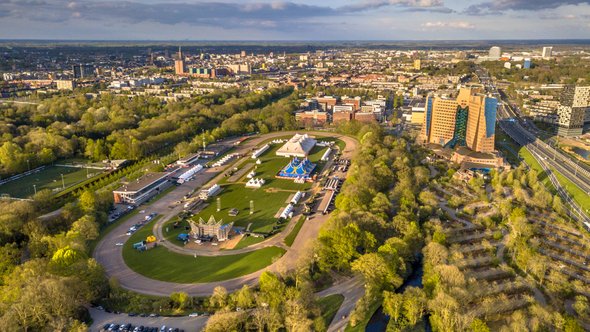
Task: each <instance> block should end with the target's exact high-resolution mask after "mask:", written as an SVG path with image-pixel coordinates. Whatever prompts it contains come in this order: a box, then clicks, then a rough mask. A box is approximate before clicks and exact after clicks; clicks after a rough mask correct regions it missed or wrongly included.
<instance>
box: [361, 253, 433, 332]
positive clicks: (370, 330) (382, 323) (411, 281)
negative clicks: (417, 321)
mask: <svg viewBox="0 0 590 332" xmlns="http://www.w3.org/2000/svg"><path fill="white" fill-rule="evenodd" d="M412 269H413V271H412V274H410V277H408V279H406V281H405V282H404V283H403V284H402V285H401V286H400V287H399V288H398V289H397V291H396V293H403V292H404V290H405V289H406V288H407V287H409V286H413V287H419V288H422V276H423V275H424V266H423V265H422V256H420V258H419V259H418V260H417V261H416V262H415V263H414V264H413V265H412ZM387 323H389V316H387V315H386V314H385V313H384V312H383V307H382V306H381V307H379V309H377V311H375V313H374V314H373V316H371V319H370V320H369V322H368V323H367V327H366V329H365V331H366V332H384V331H385V330H386V329H387ZM424 326H425V330H426V332H432V327H431V326H430V321H429V320H428V317H427V316H426V315H425V316H424Z"/></svg>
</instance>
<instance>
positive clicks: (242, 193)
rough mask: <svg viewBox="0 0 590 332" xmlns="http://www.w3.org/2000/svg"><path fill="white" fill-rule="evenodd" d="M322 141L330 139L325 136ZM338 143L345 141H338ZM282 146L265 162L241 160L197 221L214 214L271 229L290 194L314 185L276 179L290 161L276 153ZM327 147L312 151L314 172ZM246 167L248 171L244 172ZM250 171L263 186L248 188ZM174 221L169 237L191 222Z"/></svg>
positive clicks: (252, 228) (263, 158) (269, 153)
mask: <svg viewBox="0 0 590 332" xmlns="http://www.w3.org/2000/svg"><path fill="white" fill-rule="evenodd" d="M322 140H330V139H329V138H326V139H324V138H322ZM332 140H333V139H332ZM338 142H342V141H340V140H338V141H337V143H338ZM280 147H281V144H274V145H272V146H271V148H270V149H268V150H267V151H266V152H265V153H264V154H263V155H262V156H260V158H259V159H260V161H261V162H262V163H261V164H260V165H256V163H255V162H256V161H255V160H254V159H252V160H251V161H250V160H248V161H246V162H244V163H242V164H241V165H240V166H239V167H238V170H237V172H236V173H234V174H241V175H239V176H235V175H232V176H228V177H226V178H225V181H224V183H221V184H220V185H221V187H222V191H221V192H220V193H219V194H218V195H217V196H215V197H212V198H210V199H209V200H208V201H207V202H206V204H207V205H206V207H205V208H203V209H202V210H201V211H199V212H198V213H196V215H195V216H194V217H193V219H194V220H195V221H198V220H199V218H203V220H205V221H206V220H208V219H209V218H210V217H211V216H214V217H215V219H216V220H219V219H222V220H223V221H224V222H225V223H228V222H233V223H234V226H238V227H244V228H247V227H248V225H249V224H252V225H251V226H250V229H249V230H250V231H253V232H260V233H268V232H271V231H272V229H273V226H275V225H277V218H275V215H276V214H277V212H278V211H279V209H280V208H281V207H285V206H287V204H288V203H289V201H288V199H289V197H290V196H292V195H293V194H295V193H296V192H297V191H305V190H309V189H310V188H311V186H312V183H309V182H308V183H295V182H294V181H293V180H286V179H276V178H275V175H276V174H277V173H278V172H279V171H280V170H281V169H282V168H283V167H285V166H286V165H287V164H288V163H289V162H290V160H291V159H290V158H285V157H280V156H277V155H276V151H277V150H278V149H279V148H280ZM326 149H327V148H324V147H318V146H316V147H314V149H313V150H312V151H311V154H310V156H309V160H310V161H311V162H313V163H316V168H315V170H314V174H317V173H318V172H320V171H321V169H322V168H323V166H324V163H323V162H321V160H320V159H321V157H322V155H323V154H324V152H325V151H326ZM243 168H246V170H245V171H242V170H243ZM251 170H254V171H255V172H256V175H255V177H256V178H263V179H264V180H265V181H266V183H265V184H264V185H263V186H262V187H261V188H256V189H254V188H246V186H245V184H246V182H247V181H248V179H247V178H246V176H247V175H248V173H249V172H250V171H251ZM217 198H219V200H220V207H221V209H220V211H217ZM250 201H253V204H254V213H253V214H250ZM232 209H237V210H238V211H239V213H238V214H237V215H236V216H230V215H229V214H228V213H229V211H230V210H232ZM177 220H178V219H177ZM174 222H175V220H172V221H170V222H169V223H168V224H167V225H166V226H167V227H168V230H169V233H166V237H167V238H176V236H177V235H178V234H179V233H181V232H185V227H187V226H188V222H186V221H182V222H180V227H178V228H176V229H173V228H172V227H171V226H172V225H173V223H174ZM252 241H254V240H252ZM239 247H241V246H239Z"/></svg>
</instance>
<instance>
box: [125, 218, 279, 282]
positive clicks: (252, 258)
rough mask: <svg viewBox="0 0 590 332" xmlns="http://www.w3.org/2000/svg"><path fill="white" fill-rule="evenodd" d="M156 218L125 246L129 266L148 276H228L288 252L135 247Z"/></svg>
mask: <svg viewBox="0 0 590 332" xmlns="http://www.w3.org/2000/svg"><path fill="white" fill-rule="evenodd" d="M156 219H157V218H156ZM156 219H154V220H153V221H151V222H149V223H148V224H146V225H144V226H143V227H142V228H141V229H140V230H138V231H137V232H135V233H134V234H133V235H131V236H130V237H129V239H128V240H127V242H125V245H124V246H123V259H124V260H125V263H126V264H127V266H128V267H129V268H131V269H132V270H133V271H135V272H137V273H139V274H141V275H144V276H146V277H148V278H152V279H156V280H162V281H169V282H179V283H199V282H214V281H221V280H227V279H232V278H237V277H239V276H243V275H246V274H249V273H252V272H256V271H258V270H260V269H262V268H264V267H266V266H268V265H270V264H272V262H273V258H274V257H280V256H282V255H283V254H284V253H285V250H284V249H282V248H278V247H268V248H264V249H260V250H256V251H253V252H249V253H245V254H239V255H228V256H218V257H201V256H197V258H195V257H193V256H188V255H181V254H177V253H175V252H171V251H169V250H168V249H166V248H165V247H162V246H159V247H156V248H153V249H150V250H148V251H144V252H140V251H137V250H135V249H133V243H136V242H139V241H142V240H145V239H146V238H147V236H149V235H151V234H152V227H153V223H154V221H155V220H156Z"/></svg>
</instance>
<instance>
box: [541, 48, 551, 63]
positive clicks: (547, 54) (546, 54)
mask: <svg viewBox="0 0 590 332" xmlns="http://www.w3.org/2000/svg"><path fill="white" fill-rule="evenodd" d="M552 55H553V46H545V47H543V53H542V55H541V56H542V57H543V59H545V60H548V59H551V56H552Z"/></svg>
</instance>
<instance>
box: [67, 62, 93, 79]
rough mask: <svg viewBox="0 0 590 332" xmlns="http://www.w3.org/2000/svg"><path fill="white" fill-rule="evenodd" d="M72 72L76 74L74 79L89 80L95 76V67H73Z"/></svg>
mask: <svg viewBox="0 0 590 332" xmlns="http://www.w3.org/2000/svg"><path fill="white" fill-rule="evenodd" d="M72 71H73V72H74V78H88V77H92V76H94V66H92V65H84V64H79V65H73V66H72Z"/></svg>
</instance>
